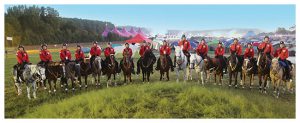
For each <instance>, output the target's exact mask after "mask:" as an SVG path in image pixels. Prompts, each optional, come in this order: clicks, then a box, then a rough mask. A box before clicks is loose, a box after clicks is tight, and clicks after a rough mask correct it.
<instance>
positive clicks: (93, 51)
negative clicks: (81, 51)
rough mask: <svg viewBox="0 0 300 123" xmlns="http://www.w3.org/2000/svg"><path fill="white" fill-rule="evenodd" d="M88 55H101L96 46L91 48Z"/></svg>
mask: <svg viewBox="0 0 300 123" xmlns="http://www.w3.org/2000/svg"><path fill="white" fill-rule="evenodd" d="M90 54H91V55H92V56H100V55H101V49H100V47H98V46H96V47H91V50H90Z"/></svg>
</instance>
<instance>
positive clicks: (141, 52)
mask: <svg viewBox="0 0 300 123" xmlns="http://www.w3.org/2000/svg"><path fill="white" fill-rule="evenodd" d="M149 49H150V46H148V45H147V44H146V41H144V42H143V44H142V45H141V48H140V52H139V54H140V56H141V58H143V57H144V53H145V51H146V50H149Z"/></svg>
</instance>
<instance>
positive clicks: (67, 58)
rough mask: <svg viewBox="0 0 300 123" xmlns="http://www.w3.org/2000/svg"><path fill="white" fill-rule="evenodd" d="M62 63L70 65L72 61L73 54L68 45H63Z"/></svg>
mask: <svg viewBox="0 0 300 123" xmlns="http://www.w3.org/2000/svg"><path fill="white" fill-rule="evenodd" d="M59 54H60V60H61V62H62V63H65V64H68V63H69V62H70V61H71V52H70V50H68V49H67V44H66V43H63V45H62V49H61V50H60V52H59Z"/></svg>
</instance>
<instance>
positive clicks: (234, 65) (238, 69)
mask: <svg viewBox="0 0 300 123" xmlns="http://www.w3.org/2000/svg"><path fill="white" fill-rule="evenodd" d="M241 57H242V56H241ZM242 65H243V59H242V58H239V57H238V56H237V55H236V53H235V52H233V53H231V55H230V56H229V60H228V72H229V86H231V84H232V77H234V79H235V81H234V86H235V87H236V88H237V86H238V84H237V82H238V74H239V73H240V80H242Z"/></svg>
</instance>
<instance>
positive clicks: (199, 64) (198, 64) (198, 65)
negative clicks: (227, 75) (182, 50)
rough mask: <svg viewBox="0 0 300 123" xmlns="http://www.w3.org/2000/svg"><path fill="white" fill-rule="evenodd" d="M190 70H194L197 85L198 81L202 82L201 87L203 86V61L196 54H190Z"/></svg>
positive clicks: (204, 73)
mask: <svg viewBox="0 0 300 123" xmlns="http://www.w3.org/2000/svg"><path fill="white" fill-rule="evenodd" d="M190 62H191V63H190V68H194V69H195V72H196V75H197V81H198V84H200V79H201V82H202V85H203V84H204V75H205V76H206V72H205V69H204V66H203V65H204V59H202V57H201V56H199V55H197V54H191V57H190ZM190 75H192V71H191V72H190Z"/></svg>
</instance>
